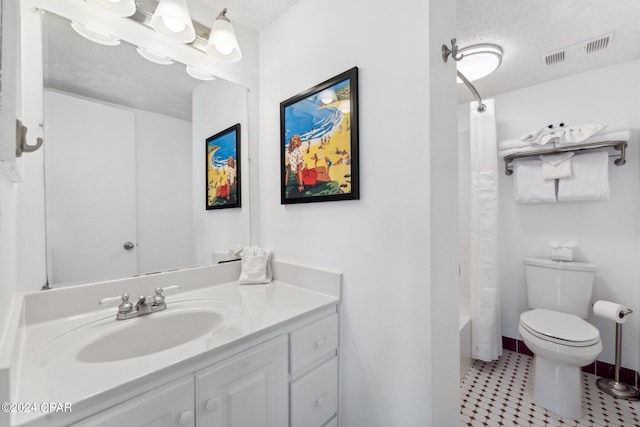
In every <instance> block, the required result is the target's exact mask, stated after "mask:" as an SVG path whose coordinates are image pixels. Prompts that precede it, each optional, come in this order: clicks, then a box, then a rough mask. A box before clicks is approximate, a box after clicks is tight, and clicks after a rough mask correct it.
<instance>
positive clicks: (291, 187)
mask: <svg viewBox="0 0 640 427" xmlns="http://www.w3.org/2000/svg"><path fill="white" fill-rule="evenodd" d="M280 136H281V137H280V164H281V170H280V172H281V192H280V201H281V203H282V204H289V203H306V202H324V201H331V200H353V199H358V198H359V183H358V68H352V69H350V70H348V71H345V72H344V73H342V74H340V75H338V76H336V77H334V78H332V79H329V80H327V81H326V82H324V83H321V84H319V85H316V86H314V87H312V88H311V89H308V90H306V91H304V92H302V93H300V94H298V95H296V96H294V97H292V98H290V99H287V100H286V101H284V102H282V103H280Z"/></svg>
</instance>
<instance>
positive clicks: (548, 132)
mask: <svg viewBox="0 0 640 427" xmlns="http://www.w3.org/2000/svg"><path fill="white" fill-rule="evenodd" d="M605 126H606V125H601V124H587V125H579V126H565V127H561V128H549V127H545V128H542V129H540V130H539V131H537V132H531V133H527V134H524V135H522V136H521V137H520V138H519V139H520V140H522V141H525V142H528V143H530V144H536V145H546V144H548V143H550V142H553V143H557V142H561V143H571V144H577V143H579V142H582V141H584V140H585V139H587V138H589V137H591V136H592V135H593V134H595V133H597V132H599V131H601V130H602V129H603V128H604V127H605Z"/></svg>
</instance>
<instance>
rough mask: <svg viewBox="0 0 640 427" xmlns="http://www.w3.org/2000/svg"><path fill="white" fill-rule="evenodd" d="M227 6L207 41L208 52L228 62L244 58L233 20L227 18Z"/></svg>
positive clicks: (216, 21) (212, 28)
mask: <svg viewBox="0 0 640 427" xmlns="http://www.w3.org/2000/svg"><path fill="white" fill-rule="evenodd" d="M226 13H227V8H224V9H222V12H220V14H219V15H218V17H217V18H216V20H215V21H214V22H213V25H212V26H211V34H210V35H209V41H208V42H207V53H208V54H209V55H211V56H213V57H214V58H218V59H222V60H224V61H227V62H238V61H239V60H240V59H241V58H242V52H241V51H240V45H238V40H237V39H236V34H235V32H234V31H233V26H232V25H231V21H229V18H227V15H226Z"/></svg>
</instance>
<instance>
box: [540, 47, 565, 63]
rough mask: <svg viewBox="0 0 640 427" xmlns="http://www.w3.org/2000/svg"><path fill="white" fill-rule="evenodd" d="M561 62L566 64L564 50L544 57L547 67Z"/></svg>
mask: <svg viewBox="0 0 640 427" xmlns="http://www.w3.org/2000/svg"><path fill="white" fill-rule="evenodd" d="M559 62H564V50H561V51H560V52H555V53H550V54H548V55H545V57H544V63H545V64H546V65H553V64H557V63H559Z"/></svg>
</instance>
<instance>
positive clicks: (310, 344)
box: [291, 313, 338, 377]
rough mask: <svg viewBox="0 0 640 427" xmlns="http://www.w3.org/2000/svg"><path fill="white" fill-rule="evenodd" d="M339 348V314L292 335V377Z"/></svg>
mask: <svg viewBox="0 0 640 427" xmlns="http://www.w3.org/2000/svg"><path fill="white" fill-rule="evenodd" d="M337 348H338V314H337V313H335V314H332V315H331V316H329V317H326V318H324V319H322V320H320V321H318V322H315V323H313V324H311V325H309V326H305V327H303V328H301V329H298V330H297V331H294V332H292V333H291V375H292V376H294V377H295V376H296V375H297V374H298V373H299V372H300V371H302V370H304V369H305V368H309V367H311V365H313V364H314V363H317V362H319V361H320V360H321V359H322V358H323V357H329V356H331V355H332V354H335V352H336V349H337Z"/></svg>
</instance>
